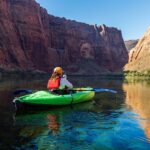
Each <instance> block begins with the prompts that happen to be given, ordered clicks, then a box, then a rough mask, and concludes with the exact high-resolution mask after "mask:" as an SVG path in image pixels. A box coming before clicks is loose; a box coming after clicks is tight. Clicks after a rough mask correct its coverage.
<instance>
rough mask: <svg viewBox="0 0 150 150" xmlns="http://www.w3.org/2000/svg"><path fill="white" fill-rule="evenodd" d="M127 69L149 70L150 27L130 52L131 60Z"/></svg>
mask: <svg viewBox="0 0 150 150" xmlns="http://www.w3.org/2000/svg"><path fill="white" fill-rule="evenodd" d="M125 70H129V71H139V72H145V73H146V72H147V71H149V70H150V29H148V30H147V31H146V32H145V34H144V35H143V37H142V38H141V39H140V40H139V42H138V44H137V45H136V47H135V48H133V49H132V50H131V51H130V53H129V62H128V64H127V65H126V66H125Z"/></svg>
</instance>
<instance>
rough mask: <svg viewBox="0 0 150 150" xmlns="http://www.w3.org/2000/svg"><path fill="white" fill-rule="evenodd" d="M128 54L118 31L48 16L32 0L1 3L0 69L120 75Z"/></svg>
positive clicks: (8, 0)
mask: <svg viewBox="0 0 150 150" xmlns="http://www.w3.org/2000/svg"><path fill="white" fill-rule="evenodd" d="M127 61H128V53H127V50H126V47H125V44H124V41H123V38H122V34H121V31H120V30H118V29H116V28H112V27H111V28H110V27H107V26H105V25H101V26H97V25H88V24H85V23H80V22H76V21H73V20H67V19H65V18H59V17H55V16H53V15H49V14H48V13H47V11H46V10H45V9H44V8H42V7H40V5H39V4H38V3H36V2H35V0H1V1H0V67H1V68H7V69H12V68H21V69H23V70H30V69H31V70H42V71H46V72H49V71H51V70H52V69H53V67H55V66H62V67H63V68H65V70H67V71H68V72H70V73H72V74H76V73H77V74H99V73H102V72H112V71H117V70H121V69H122V67H123V66H124V64H126V63H127Z"/></svg>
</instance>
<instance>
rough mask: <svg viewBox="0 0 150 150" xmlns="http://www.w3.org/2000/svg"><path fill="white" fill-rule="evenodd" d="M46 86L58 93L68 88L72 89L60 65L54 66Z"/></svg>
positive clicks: (64, 91)
mask: <svg viewBox="0 0 150 150" xmlns="http://www.w3.org/2000/svg"><path fill="white" fill-rule="evenodd" d="M47 88H48V89H49V90H51V91H53V92H55V93H58V94H62V93H63V94H65V93H66V92H67V90H68V89H72V88H73V85H72V84H71V83H70V82H69V81H68V80H67V77H66V75H63V70H62V68H61V67H56V68H54V71H53V73H52V76H51V78H50V79H49V81H48V84H47Z"/></svg>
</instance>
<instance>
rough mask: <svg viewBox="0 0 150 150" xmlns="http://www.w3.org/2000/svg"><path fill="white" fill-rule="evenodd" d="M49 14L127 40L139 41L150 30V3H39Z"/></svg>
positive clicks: (42, 0) (144, 0)
mask: <svg viewBox="0 0 150 150" xmlns="http://www.w3.org/2000/svg"><path fill="white" fill-rule="evenodd" d="M36 1H37V2H38V3H40V5H41V6H42V7H44V8H46V9H47V11H48V13H49V14H51V15H54V16H58V17H65V18H66V19H70V20H76V21H79V22H84V23H88V24H92V25H94V24H97V25H101V24H105V25H106V26H108V27H116V28H118V29H120V30H121V31H122V35H123V38H124V40H131V39H139V38H141V37H142V36H143V34H144V33H145V32H146V30H147V29H148V28H149V27H150V0H36Z"/></svg>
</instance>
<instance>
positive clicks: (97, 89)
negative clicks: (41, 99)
mask: <svg viewBox="0 0 150 150" xmlns="http://www.w3.org/2000/svg"><path fill="white" fill-rule="evenodd" d="M70 91H94V92H96V93H99V92H110V93H114V94H116V93H117V91H115V90H111V89H104V88H93V89H89V90H84V89H83V90H82V89H78V90H75V89H72V90H70ZM33 92H34V91H33V90H31V89H20V90H16V91H15V92H14V93H13V94H14V95H18V94H31V93H33Z"/></svg>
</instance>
